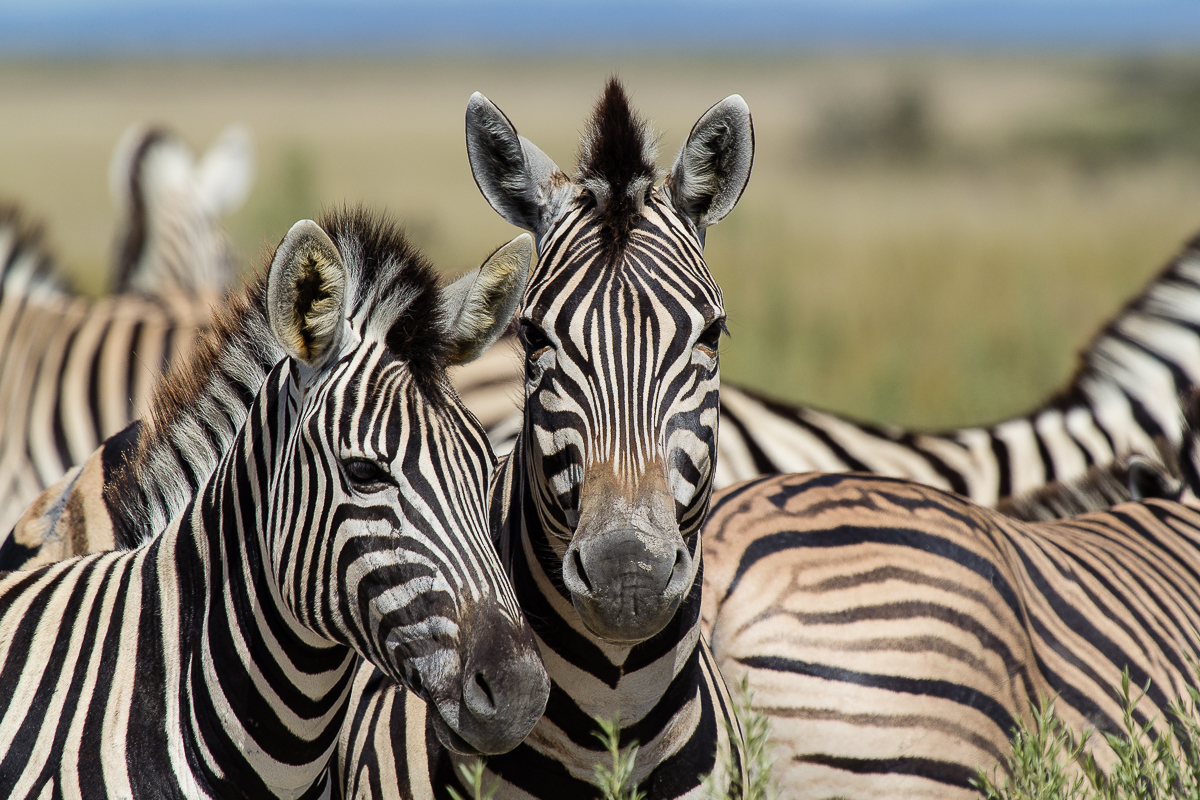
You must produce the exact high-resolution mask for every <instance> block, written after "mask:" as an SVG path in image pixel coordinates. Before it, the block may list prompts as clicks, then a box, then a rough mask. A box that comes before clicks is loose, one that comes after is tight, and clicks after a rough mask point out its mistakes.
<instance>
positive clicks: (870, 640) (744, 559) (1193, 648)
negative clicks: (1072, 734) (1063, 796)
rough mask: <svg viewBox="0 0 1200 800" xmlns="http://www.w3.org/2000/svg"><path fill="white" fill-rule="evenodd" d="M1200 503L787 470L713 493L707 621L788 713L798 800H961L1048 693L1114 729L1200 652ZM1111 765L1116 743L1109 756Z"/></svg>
mask: <svg viewBox="0 0 1200 800" xmlns="http://www.w3.org/2000/svg"><path fill="white" fill-rule="evenodd" d="M1198 545H1200V514H1198V513H1197V512H1196V511H1195V510H1193V509H1191V508H1189V507H1187V506H1184V505H1180V504H1178V503H1173V502H1170V501H1165V500H1150V501H1146V502H1144V503H1125V504H1122V505H1119V506H1117V507H1115V508H1113V509H1112V510H1111V511H1108V512H1099V513H1093V514H1087V515H1084V516H1081V517H1078V518H1076V519H1073V520H1066V521H1059V522H1051V523H1027V522H1018V521H1015V520H1012V519H1009V518H1006V517H1004V516H1003V515H1001V514H999V513H997V512H995V511H992V510H990V509H986V508H982V507H980V506H977V505H973V504H972V503H970V502H968V501H966V500H964V499H962V498H960V497H957V496H954V495H951V494H947V493H944V492H941V491H938V490H936V489H932V488H929V487H926V486H922V485H918V484H914V483H909V482H906V481H901V480H896V479H891V478H882V477H877V476H869V475H856V474H841V475H820V474H813V473H809V474H800V475H780V476H775V477H770V478H764V479H760V480H757V481H752V482H749V483H744V484H740V485H738V486H735V487H732V488H730V489H727V490H724V491H723V492H721V493H720V494H719V495H717V496H716V497H715V498H714V501H713V511H712V513H711V516H710V517H709V520H708V522H707V524H706V527H705V531H704V548H705V570H704V605H703V610H702V617H703V620H704V625H705V631H706V633H708V634H709V636H710V641H711V643H712V648H713V652H714V654H715V655H716V658H717V662H718V665H719V667H720V669H721V671H722V674H723V675H724V676H725V678H726V680H733V681H736V680H738V679H739V678H740V677H741V676H742V675H743V674H745V675H748V676H749V679H750V683H751V686H752V687H753V689H754V690H755V692H756V693H757V694H756V698H755V699H756V705H757V706H758V707H759V708H760V709H761V710H762V711H764V712H765V713H766V714H768V715H769V716H770V717H771V719H772V722H773V725H774V738H775V740H776V741H777V742H778V743H779V748H778V749H777V751H776V756H777V760H776V767H775V770H776V776H777V777H778V778H779V780H780V781H781V784H782V787H783V795H782V796H784V797H789V798H793V797H794V798H810V797H812V798H815V797H837V796H845V797H855V798H868V797H870V798H874V797H881V796H887V797H905V798H935V797H936V798H966V797H971V796H973V793H972V792H971V790H970V789H969V787H968V784H967V781H968V779H969V778H970V777H971V776H973V775H974V772H975V768H976V767H977V766H979V765H985V766H986V765H991V764H994V763H996V762H997V761H998V759H999V758H1000V756H1001V754H1002V753H1003V752H1004V751H1005V750H1006V749H1007V747H1008V737H1009V734H1010V732H1011V729H1012V727H1013V725H1014V724H1015V723H1016V721H1017V720H1019V719H1022V718H1027V717H1028V713H1029V709H1030V703H1031V702H1036V700H1037V698H1038V697H1039V696H1052V695H1060V699H1059V700H1058V705H1057V708H1058V710H1059V712H1060V713H1061V714H1062V716H1063V717H1064V719H1065V720H1066V721H1067V722H1068V723H1069V724H1070V725H1071V726H1072V727H1073V728H1075V729H1076V730H1077V731H1079V730H1082V729H1083V728H1085V727H1087V726H1096V727H1098V728H1100V729H1102V730H1116V729H1117V725H1118V723H1119V722H1120V719H1121V705H1120V703H1119V701H1118V699H1117V697H1116V691H1117V689H1118V688H1119V686H1120V677H1121V671H1122V670H1123V669H1126V668H1128V669H1129V672H1130V675H1131V677H1132V679H1133V682H1134V683H1135V684H1136V685H1144V684H1145V683H1146V681H1147V680H1150V681H1152V685H1151V689H1150V691H1149V693H1148V694H1147V695H1146V697H1145V698H1143V699H1142V701H1141V703H1140V704H1139V706H1138V709H1137V711H1138V715H1139V718H1140V719H1141V720H1142V721H1144V720H1145V719H1149V718H1151V717H1154V716H1156V715H1158V716H1159V717H1160V718H1161V716H1162V712H1163V710H1164V709H1165V706H1166V704H1167V703H1168V702H1169V700H1170V699H1171V698H1172V697H1174V696H1175V695H1176V694H1178V693H1179V692H1181V691H1182V690H1183V689H1184V687H1185V685H1186V684H1187V683H1188V682H1189V680H1190V679H1191V677H1192V675H1193V672H1192V669H1191V667H1189V665H1188V659H1195V658H1196V657H1197V656H1200V635H1198V634H1197V632H1196V630H1197V627H1200V551H1198V549H1197V546H1198ZM1097 755H1098V757H1099V758H1100V760H1101V763H1102V764H1103V763H1106V762H1107V761H1108V760H1109V759H1110V757H1111V756H1110V754H1109V753H1107V752H1100V753H1098V754H1097Z"/></svg>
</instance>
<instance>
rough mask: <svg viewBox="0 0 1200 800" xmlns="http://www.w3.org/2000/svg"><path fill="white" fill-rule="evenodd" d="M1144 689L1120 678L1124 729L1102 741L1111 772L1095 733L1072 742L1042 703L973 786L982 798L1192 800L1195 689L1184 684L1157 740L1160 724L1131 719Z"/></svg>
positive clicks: (1199, 765)
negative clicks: (1093, 744) (1098, 752)
mask: <svg viewBox="0 0 1200 800" xmlns="http://www.w3.org/2000/svg"><path fill="white" fill-rule="evenodd" d="M1148 689H1149V685H1147V686H1146V687H1143V689H1142V690H1141V692H1138V691H1137V690H1136V689H1134V690H1131V687H1130V681H1129V674H1128V672H1126V673H1125V675H1124V676H1123V678H1122V680H1121V700H1122V702H1123V707H1124V716H1123V720H1122V722H1123V728H1124V730H1123V731H1122V732H1121V733H1117V734H1111V733H1106V734H1103V735H1102V739H1103V741H1104V744H1105V745H1107V747H1108V748H1109V749H1110V750H1111V752H1112V755H1113V756H1114V758H1113V763H1112V764H1111V766H1109V767H1108V769H1102V768H1101V767H1100V766H1099V764H1098V763H1097V759H1096V757H1095V752H1094V751H1095V748H1090V747H1088V744H1089V742H1090V740H1091V739H1093V737H1094V736H1095V735H1096V734H1095V732H1094V731H1085V732H1084V733H1083V734H1082V735H1081V736H1076V735H1075V733H1074V732H1073V731H1072V730H1071V729H1070V728H1068V727H1067V725H1066V724H1065V723H1064V722H1063V721H1062V720H1061V719H1059V717H1058V716H1057V715H1056V714H1055V711H1054V703H1053V701H1043V702H1042V703H1041V705H1040V707H1039V708H1038V709H1037V710H1036V711H1034V713H1033V715H1032V721H1031V722H1030V723H1029V724H1024V723H1023V724H1022V725H1021V726H1020V727H1019V728H1018V729H1017V730H1016V731H1015V732H1014V734H1013V738H1012V752H1011V754H1009V755H1008V756H1007V757H1006V759H1005V764H1004V765H1003V767H1002V768H998V769H993V770H991V772H990V773H989V772H988V771H985V770H983V769H980V770H979V773H978V776H977V777H976V779H975V780H973V781H972V784H973V785H974V786H975V787H976V788H978V789H979V790H980V794H981V795H982V797H983V798H985V800H1197V798H1200V716H1198V706H1200V690H1198V689H1197V688H1196V687H1195V686H1189V687H1188V696H1187V697H1186V698H1180V699H1177V700H1176V701H1175V702H1174V703H1172V704H1171V706H1170V707H1169V708H1168V710H1167V717H1168V722H1169V723H1170V724H1169V725H1168V726H1166V727H1167V732H1166V733H1165V734H1163V735H1157V734H1156V731H1155V724H1156V723H1157V722H1158V720H1157V719H1150V720H1147V721H1146V722H1144V723H1138V722H1137V721H1136V720H1135V718H1134V709H1135V708H1136V707H1137V704H1138V703H1139V702H1140V701H1141V699H1142V696H1143V695H1144V694H1145V692H1146V691H1147V690H1148ZM1001 773H1003V774H1001Z"/></svg>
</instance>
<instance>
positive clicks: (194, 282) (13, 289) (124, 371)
mask: <svg viewBox="0 0 1200 800" xmlns="http://www.w3.org/2000/svg"><path fill="white" fill-rule="evenodd" d="M250 161H251V155H250V145H249V140H248V134H246V133H245V131H244V130H242V129H240V128H231V129H230V130H228V131H226V132H225V133H224V134H223V135H222V137H221V138H220V139H219V140H218V142H217V143H216V144H215V145H214V146H213V147H212V148H211V149H210V150H209V152H208V153H206V154H205V156H204V158H203V159H202V160H201V161H200V162H199V163H196V162H195V160H194V157H193V156H192V153H191V151H190V150H189V149H188V148H187V146H186V145H184V144H183V143H182V142H181V141H180V140H179V139H178V138H177V137H175V136H174V135H173V134H171V133H169V132H167V131H164V130H159V129H155V130H145V129H142V128H135V129H131V130H130V131H129V132H128V133H127V134H126V135H125V137H124V139H123V140H122V143H121V145H119V146H118V148H117V152H116V154H115V155H114V158H113V162H112V170H111V173H112V182H113V184H114V185H113V190H114V200H115V201H116V202H117V204H118V209H119V211H120V216H121V218H122V221H121V223H120V225H121V234H120V236H119V237H118V242H117V257H116V260H115V261H114V263H113V265H112V267H111V275H110V281H111V283H112V285H113V288H114V290H115V291H116V292H117V294H113V295H109V296H107V297H103V298H101V299H99V300H95V299H92V298H90V297H88V296H86V295H81V294H78V293H75V292H73V291H71V290H69V288H68V287H67V286H66V285H65V284H64V282H62V281H61V280H50V279H47V276H49V275H51V274H53V273H54V272H55V270H56V267H55V266H54V265H53V264H52V262H51V260H50V259H49V257H48V256H47V255H46V254H45V251H44V250H43V249H41V246H40V244H39V243H38V240H37V238H36V237H32V236H31V235H30V234H29V233H28V226H26V225H23V224H22V223H21V222H20V220H19V218H18V215H17V214H16V212H15V210H5V211H0V227H2V228H3V229H4V230H5V231H6V233H4V232H0V244H2V243H3V242H5V241H7V242H8V243H9V244H8V245H7V246H6V247H5V252H4V255H3V261H0V266H3V268H4V271H3V273H2V276H3V277H2V278H0V279H2V280H3V281H4V290H3V296H2V297H0V320H2V322H0V532H3V533H8V531H9V530H10V529H11V528H12V527H13V524H14V523H15V522H16V521H17V519H18V517H19V516H20V515H21V513H22V511H24V510H25V509H26V507H28V506H29V504H30V503H31V502H32V501H33V500H34V499H35V498H36V497H37V496H38V495H39V494H40V493H41V492H42V491H43V490H45V489H46V488H47V487H48V486H51V485H52V484H54V483H55V482H56V481H58V480H59V479H60V478H62V476H63V475H64V474H65V473H66V472H67V471H68V470H70V469H72V468H73V467H75V466H76V465H79V464H81V463H82V462H83V461H84V460H85V459H86V458H87V457H88V456H89V455H90V454H91V453H92V452H93V451H94V450H95V449H96V447H97V446H98V445H99V444H100V443H101V442H102V441H104V440H105V439H106V438H107V437H109V436H112V435H113V434H115V433H117V432H118V431H120V430H121V429H122V428H124V427H125V426H126V425H128V424H129V423H130V421H131V420H133V419H137V418H140V417H142V416H144V414H145V412H146V411H147V403H148V401H149V398H150V395H151V392H152V390H153V387H154V385H155V383H156V382H157V380H158V378H159V376H160V375H161V374H162V373H163V372H164V370H165V369H166V368H167V367H168V366H169V365H170V364H171V363H173V362H174V361H176V360H182V359H186V358H187V357H188V354H189V353H190V351H191V348H192V347H193V345H194V343H195V340H196V337H197V334H198V333H200V332H201V331H202V330H203V329H204V328H205V326H207V324H208V321H209V319H210V314H211V311H210V306H211V305H212V304H213V303H214V302H216V300H217V299H218V297H219V293H220V292H221V291H223V289H224V287H225V285H226V284H227V282H228V281H229V280H230V279H231V277H232V275H233V269H232V268H233V263H234V261H233V256H232V252H231V250H230V249H229V246H228V243H227V242H226V239H225V236H224V233H223V232H222V231H221V230H220V227H219V225H218V221H219V216H220V215H221V214H222V213H225V212H226V211H228V210H230V209H231V208H233V207H235V206H236V205H237V204H239V203H240V202H241V199H242V197H243V196H244V195H245V191H246V188H248V184H249V179H250V171H251V166H250ZM26 257H28V258H33V259H35V260H39V261H40V262H42V263H43V264H44V266H43V268H42V269H41V271H40V273H39V274H40V275H41V276H42V277H41V278H39V281H38V282H36V283H29V282H28V281H27V278H26V275H25V271H24V270H23V269H22V268H21V266H20V265H21V262H22V259H23V258H26ZM10 272H11V273H12V274H11V275H10ZM38 544H39V543H38V542H35V541H26V542H23V545H24V546H25V547H26V548H27V549H28V548H30V547H35V548H36V546H37V545H38ZM8 555H9V554H3V555H0V567H2V568H9V569H11V568H12V567H13V566H16V565H17V564H15V563H10V562H11V561H12V559H11V558H9V557H8Z"/></svg>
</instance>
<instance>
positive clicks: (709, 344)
mask: <svg viewBox="0 0 1200 800" xmlns="http://www.w3.org/2000/svg"><path fill="white" fill-rule="evenodd" d="M724 332H725V320H723V319H718V320H716V321H715V322H713V323H712V324H711V325H709V326H708V327H707V328H705V329H704V331H703V332H702V333H701V334H700V336H699V338H697V339H696V345H697V346H698V347H703V348H705V349H706V350H708V351H710V352H711V353H712V354H713V355H716V353H717V347H718V346H719V345H720V343H721V334H722V333H724Z"/></svg>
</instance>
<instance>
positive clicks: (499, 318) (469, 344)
mask: <svg viewBox="0 0 1200 800" xmlns="http://www.w3.org/2000/svg"><path fill="white" fill-rule="evenodd" d="M532 259H533V238H532V237H530V235H529V234H528V233H522V234H521V235H520V236H518V237H517V238H515V239H513V240H512V241H511V242H509V243H508V244H506V245H504V246H503V247H501V248H500V249H499V250H497V251H496V252H494V253H492V254H491V255H490V256H488V259H487V261H484V262H483V266H481V267H480V268H479V269H477V270H474V271H472V272H468V273H467V274H466V275H464V276H462V277H461V278H459V279H458V280H456V281H455V282H454V283H452V284H450V285H449V286H447V287H446V288H445V289H444V290H443V293H442V294H443V297H444V298H445V302H446V310H447V312H448V316H449V319H450V325H449V328H450V340H451V342H452V343H453V350H452V351H451V355H450V363H451V364H466V363H467V362H469V361H474V360H475V359H476V358H478V357H479V356H481V355H483V353H484V351H485V350H487V349H488V348H489V347H491V346H492V343H493V342H495V341H496V340H497V339H499V338H500V336H501V334H503V333H504V330H505V329H506V328H507V327H508V323H509V320H511V319H512V316H513V314H514V313H515V312H516V310H517V305H519V304H520V302H521V294H522V292H524V291H525V281H526V279H527V278H528V277H529V262H530V261H531V260H532Z"/></svg>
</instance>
